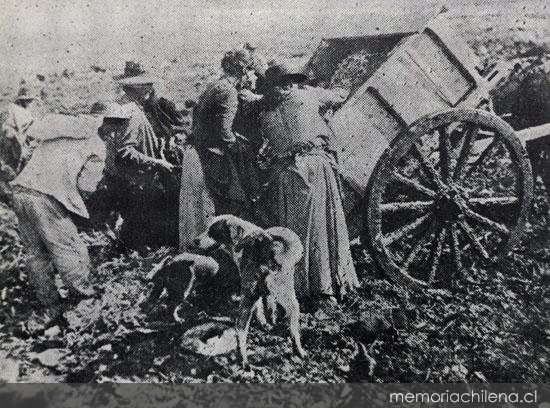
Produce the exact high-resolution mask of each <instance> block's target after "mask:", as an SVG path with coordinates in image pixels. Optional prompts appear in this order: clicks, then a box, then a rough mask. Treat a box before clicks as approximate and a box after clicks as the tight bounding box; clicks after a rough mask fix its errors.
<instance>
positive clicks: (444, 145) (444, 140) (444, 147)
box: [437, 126, 451, 183]
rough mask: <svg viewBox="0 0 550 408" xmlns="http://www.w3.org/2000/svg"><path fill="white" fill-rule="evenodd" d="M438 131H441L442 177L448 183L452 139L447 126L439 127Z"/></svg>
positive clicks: (440, 161) (440, 156) (440, 158)
mask: <svg viewBox="0 0 550 408" xmlns="http://www.w3.org/2000/svg"><path fill="white" fill-rule="evenodd" d="M437 131H438V133H439V165H440V169H441V179H442V181H443V182H444V183H447V182H448V181H449V175H450V172H451V141H450V139H449V136H448V135H447V132H446V127H445V126H441V127H439V128H438V129H437Z"/></svg>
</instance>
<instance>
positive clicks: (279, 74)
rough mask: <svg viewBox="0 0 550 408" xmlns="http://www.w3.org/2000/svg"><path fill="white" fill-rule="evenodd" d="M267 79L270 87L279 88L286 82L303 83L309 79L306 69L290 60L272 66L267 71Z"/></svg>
mask: <svg viewBox="0 0 550 408" xmlns="http://www.w3.org/2000/svg"><path fill="white" fill-rule="evenodd" d="M265 79H266V82H267V84H268V86H277V85H280V84H281V83H282V82H284V81H292V82H295V83H302V82H305V81H307V80H308V79H309V78H308V76H307V75H306V74H305V73H304V68H303V66H302V65H301V64H298V63H296V62H294V61H291V60H288V61H279V62H276V63H274V64H272V65H271V66H270V67H269V68H268V69H267V70H266V71H265Z"/></svg>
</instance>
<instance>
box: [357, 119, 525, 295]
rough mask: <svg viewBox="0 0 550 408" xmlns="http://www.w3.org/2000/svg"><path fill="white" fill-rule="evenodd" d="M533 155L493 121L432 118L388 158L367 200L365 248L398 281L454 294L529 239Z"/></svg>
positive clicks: (419, 124)
mask: <svg viewBox="0 0 550 408" xmlns="http://www.w3.org/2000/svg"><path fill="white" fill-rule="evenodd" d="M532 190H533V185H532V174H531V167H530V164H529V160H528V159H527V153H526V152H525V150H524V149H523V147H522V145H521V143H520V142H519V140H518V138H517V137H516V135H515V134H514V131H513V129H512V128H511V127H510V126H509V125H508V124H507V123H506V122H504V121H503V120H502V119H500V118H498V117H496V116H494V115H492V114H491V113H489V112H485V111H479V110H473V109H452V110H448V111H444V112H438V113H435V114H432V115H428V116H425V117H423V118H421V119H420V120H418V121H417V122H415V123H414V124H413V125H412V126H411V127H410V128H409V129H408V130H407V131H405V132H403V133H402V134H400V135H399V136H398V137H397V139H396V140H395V143H394V144H393V146H392V147H391V148H390V149H389V150H388V151H387V152H386V153H385V154H384V155H383V156H382V157H381V158H380V160H379V162H378V163H377V166H376V169H375V170H374V173H373V175H372V177H371V179H370V184H369V188H368V189H367V193H366V197H365V205H366V222H365V228H364V232H363V236H362V240H363V243H365V244H368V245H370V246H371V248H372V250H373V253H374V256H375V258H376V259H377V261H378V262H379V263H380V265H381V266H382V268H383V269H384V270H385V272H386V273H387V274H388V275H389V277H390V278H392V279H394V280H397V281H400V282H402V283H404V284H406V285H407V286H417V287H426V286H447V285H448V282H449V279H451V278H452V276H453V273H455V272H456V271H462V270H463V269H464V268H465V267H467V266H471V265H472V264H473V263H474V262H479V261H480V260H481V261H488V262H491V261H494V260H496V259H497V258H498V256H502V255H504V254H506V253H508V252H509V251H510V250H511V249H512V248H513V247H514V245H516V244H517V243H518V241H519V239H520V236H521V233H522V231H523V228H524V225H525V221H526V217H527V215H528V211H529V208H530V201H531V197H532Z"/></svg>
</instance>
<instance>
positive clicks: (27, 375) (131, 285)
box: [0, 187, 550, 382]
mask: <svg viewBox="0 0 550 408" xmlns="http://www.w3.org/2000/svg"><path fill="white" fill-rule="evenodd" d="M0 217H1V221H2V222H1V227H0V251H1V252H2V261H1V262H2V263H1V265H0V270H1V271H2V275H1V277H2V281H1V286H2V290H1V305H0V330H1V333H0V355H1V356H2V360H1V361H2V362H1V363H0V364H3V370H2V371H1V372H2V374H1V376H2V377H3V378H5V379H7V380H9V379H12V380H15V379H16V380H18V381H71V382H88V381H94V382H95V381H98V382H102V381H139V382H141V381H147V382H165V381H169V382H204V381H207V382H234V381H245V382H266V381H267V382H295V381H296V382H345V381H352V382H359V381H372V382H393V381H398V382H440V381H450V382H457V381H458V382H462V381H469V382H470V381H473V382H479V381H489V382H516V381H517V382H544V381H547V380H548V378H550V370H549V368H548V367H549V364H548V361H549V360H548V359H549V358H550V347H549V346H548V344H550V343H549V340H550V319H549V316H550V314H549V311H550V301H549V299H550V297H549V296H548V294H549V291H550V289H548V287H549V285H548V284H549V283H550V250H549V249H548V247H549V245H548V244H549V242H548V238H549V230H548V227H547V223H546V221H547V217H548V202H547V199H546V195H545V193H544V190H543V189H542V187H539V188H538V191H537V199H536V201H535V204H534V206H533V212H532V217H531V218H532V224H531V227H530V229H529V233H528V234H527V236H526V238H525V240H524V242H523V244H522V245H521V246H520V247H519V248H517V249H516V250H515V251H514V252H513V253H512V254H511V255H510V256H509V257H507V258H506V259H504V260H503V261H502V262H500V263H499V264H497V265H493V266H490V267H485V266H482V265H476V266H475V267H473V268H472V269H471V270H467V271H464V273H463V274H461V275H460V276H459V277H458V278H457V285H456V287H455V288H453V289H452V290H443V289H442V290H434V291H430V292H428V291H423V292H416V293H409V294H405V293H403V292H400V291H399V290H398V289H396V287H395V285H393V284H391V283H390V282H388V281H387V280H386V279H385V278H384V276H383V275H382V274H381V273H380V271H379V270H377V268H376V267H375V266H374V265H373V263H372V262H371V261H370V257H369V256H368V254H366V252H365V251H363V250H362V249H361V248H359V247H355V248H354V258H355V261H356V264H357V267H358V271H359V274H360V277H361V283H362V288H361V290H360V291H359V293H358V294H357V295H356V296H354V297H353V298H350V299H348V300H346V302H345V303H344V304H343V305H342V306H341V308H338V309H336V310H334V312H332V315H330V316H325V318H326V320H318V319H316V318H315V317H314V316H313V315H311V314H310V313H308V312H307V311H306V313H303V314H302V321H301V324H302V338H303V343H304V347H305V348H306V350H307V351H308V353H309V355H308V357H307V359H305V360H303V361H302V360H299V359H297V358H296V357H294V356H293V355H292V348H291V343H290V340H289V339H288V337H287V332H286V328H285V327H283V326H277V327H275V329H274V330H273V331H270V332H266V331H264V330H263V329H261V328H259V327H256V326H254V327H253V328H252V332H251V340H250V344H251V345H250V350H249V352H250V354H251V356H250V360H251V365H252V369H251V370H250V371H247V370H243V369H241V368H240V366H239V364H238V362H237V359H236V355H235V353H234V352H233V353H230V354H228V355H225V356H218V357H210V358H207V357H204V356H199V355H196V354H193V353H190V352H188V351H186V348H185V347H184V346H183V345H182V332H183V328H182V327H178V326H177V325H176V326H172V327H163V328H160V329H159V328H158V327H156V328H155V327H153V328H151V327H150V325H149V324H148V323H147V321H146V316H144V315H143V314H142V311H141V309H140V308H139V307H138V303H139V302H140V301H141V300H143V299H144V298H145V296H146V295H147V293H148V287H147V283H146V282H145V281H144V279H143V278H144V276H145V275H146V274H147V272H148V271H149V270H150V268H151V267H152V265H153V263H155V262H156V261H158V260H160V259H161V258H162V257H164V256H165V255H166V254H167V253H169V252H170V251H171V250H170V249H160V250H158V251H154V252H148V253H145V254H142V255H139V254H137V253H131V254H128V255H118V254H116V253H114V252H113V251H112V248H111V247H110V246H109V245H110V244H109V243H108V242H107V241H105V240H104V239H103V238H104V237H102V235H100V234H97V235H90V234H87V235H86V237H87V239H88V240H89V243H90V244H92V254H93V259H94V274H93V277H94V278H93V279H94V281H95V283H96V284H97V285H98V286H99V287H100V288H102V291H103V294H102V297H101V299H99V300H97V299H96V300H88V301H84V302H81V303H80V304H79V305H78V306H77V307H76V308H74V309H72V310H71V311H69V312H67V313H66V318H67V322H68V327H66V328H63V329H62V330H58V329H57V328H54V329H51V330H49V331H47V332H46V333H45V334H44V335H42V336H40V337H38V338H29V337H28V336H27V335H25V334H24V333H23V332H22V330H21V325H22V323H24V321H25V316H26V315H28V313H29V312H30V311H31V310H33V308H34V307H35V306H36V302H35V300H33V296H32V293H31V292H30V290H29V288H28V285H27V279H26V276H25V273H24V257H23V255H22V251H21V244H20V242H19V239H18V237H17V232H16V228H17V224H16V219H15V218H14V215H13V213H12V212H11V211H9V210H8V209H7V208H5V207H2V209H1V211H0ZM192 302H193V300H192ZM392 307H395V308H399V310H401V311H404V314H405V315H406V321H407V322H406V325H403V324H401V325H399V326H398V327H397V330H394V329H393V328H391V327H390V325H385V324H382V325H380V326H376V330H371V329H372V328H373V327H374V326H373V323H372V322H377V321H378V318H379V316H381V315H386V312H385V311H388V310H389V309H390V308H392ZM359 343H361V344H363V345H365V346H366V351H367V355H365V354H364V353H362V352H361V351H360V350H361V346H360V345H359ZM10 376H11V377H10Z"/></svg>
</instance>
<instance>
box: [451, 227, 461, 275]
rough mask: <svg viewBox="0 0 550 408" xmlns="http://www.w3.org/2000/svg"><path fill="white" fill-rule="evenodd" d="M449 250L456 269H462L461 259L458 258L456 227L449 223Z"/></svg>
mask: <svg viewBox="0 0 550 408" xmlns="http://www.w3.org/2000/svg"><path fill="white" fill-rule="evenodd" d="M451 251H452V254H453V259H454V262H455V267H456V270H457V271H460V270H461V269H462V260H461V259H460V248H459V244H458V227H457V226H456V224H452V225H451Z"/></svg>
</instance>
